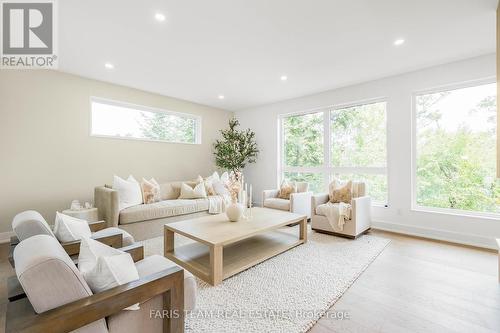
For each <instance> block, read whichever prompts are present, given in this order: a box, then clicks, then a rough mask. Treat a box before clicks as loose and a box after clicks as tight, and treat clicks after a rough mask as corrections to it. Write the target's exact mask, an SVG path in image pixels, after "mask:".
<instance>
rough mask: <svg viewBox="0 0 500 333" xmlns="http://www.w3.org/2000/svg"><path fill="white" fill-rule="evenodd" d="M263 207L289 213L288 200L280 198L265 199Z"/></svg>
mask: <svg viewBox="0 0 500 333" xmlns="http://www.w3.org/2000/svg"><path fill="white" fill-rule="evenodd" d="M264 207H267V208H273V209H280V210H287V211H289V210H290V200H286V199H280V198H267V199H266V200H264Z"/></svg>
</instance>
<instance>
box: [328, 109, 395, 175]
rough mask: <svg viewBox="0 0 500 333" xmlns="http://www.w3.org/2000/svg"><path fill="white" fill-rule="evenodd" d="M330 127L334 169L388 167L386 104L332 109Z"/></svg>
mask: <svg viewBox="0 0 500 333" xmlns="http://www.w3.org/2000/svg"><path fill="white" fill-rule="evenodd" d="M330 128H331V154H332V155H331V163H332V166H337V167H350V166H356V167H385V166H386V158H387V152H386V146H387V143H386V142H387V134H386V102H379V103H372V104H365V105H359V106H353V107H348V108H343V109H337V110H333V111H331V112H330Z"/></svg>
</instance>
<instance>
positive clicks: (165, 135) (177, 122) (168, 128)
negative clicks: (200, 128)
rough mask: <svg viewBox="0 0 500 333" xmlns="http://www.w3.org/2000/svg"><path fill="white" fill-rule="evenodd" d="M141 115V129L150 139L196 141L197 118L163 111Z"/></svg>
mask: <svg viewBox="0 0 500 333" xmlns="http://www.w3.org/2000/svg"><path fill="white" fill-rule="evenodd" d="M141 116H142V122H141V131H142V134H143V135H144V136H145V137H146V138H148V139H152V140H161V141H170V142H186V143H194V142H195V137H196V121H195V119H192V118H184V117H180V116H177V115H173V114H167V113H161V112H153V113H151V112H148V113H145V112H143V113H142V114H141Z"/></svg>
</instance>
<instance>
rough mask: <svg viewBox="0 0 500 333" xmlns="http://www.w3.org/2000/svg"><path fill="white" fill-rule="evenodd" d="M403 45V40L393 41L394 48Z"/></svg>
mask: <svg viewBox="0 0 500 333" xmlns="http://www.w3.org/2000/svg"><path fill="white" fill-rule="evenodd" d="M404 43H405V40H404V39H403V38H399V39H396V40H395V41H394V45H395V46H401V45H403V44H404Z"/></svg>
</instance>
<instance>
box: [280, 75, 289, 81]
mask: <svg viewBox="0 0 500 333" xmlns="http://www.w3.org/2000/svg"><path fill="white" fill-rule="evenodd" d="M280 79H281V81H286V80H288V76H286V75H281V77H280Z"/></svg>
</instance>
